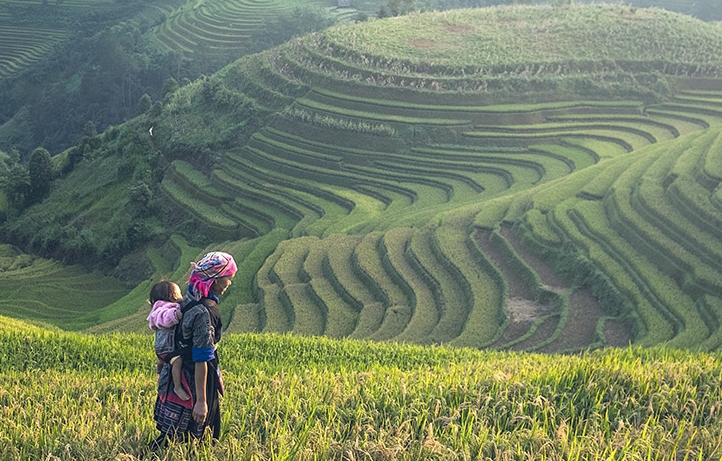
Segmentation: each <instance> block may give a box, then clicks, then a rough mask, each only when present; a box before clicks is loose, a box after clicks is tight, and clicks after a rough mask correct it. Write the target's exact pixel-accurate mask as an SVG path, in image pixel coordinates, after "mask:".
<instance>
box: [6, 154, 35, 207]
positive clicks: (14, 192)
mask: <svg viewBox="0 0 722 461" xmlns="http://www.w3.org/2000/svg"><path fill="white" fill-rule="evenodd" d="M0 182H1V184H0V185H2V188H3V190H4V191H5V196H6V197H7V200H8V205H9V206H10V207H12V208H13V209H14V210H16V211H18V212H20V211H22V210H23V209H24V208H25V198H26V197H27V196H28V194H29V193H30V175H29V174H28V170H27V168H25V167H24V166H22V165H21V164H19V163H15V164H13V165H11V166H10V167H8V169H7V171H6V172H4V174H3V176H2V178H0Z"/></svg>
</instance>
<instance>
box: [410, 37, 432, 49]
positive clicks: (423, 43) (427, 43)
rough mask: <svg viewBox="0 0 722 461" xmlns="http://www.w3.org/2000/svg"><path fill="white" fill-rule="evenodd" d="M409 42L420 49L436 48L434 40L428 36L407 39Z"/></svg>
mask: <svg viewBox="0 0 722 461" xmlns="http://www.w3.org/2000/svg"><path fill="white" fill-rule="evenodd" d="M409 44H410V45H411V46H413V47H414V48H420V49H422V50H433V49H434V48H436V42H435V41H433V40H429V39H428V38H417V39H414V40H409Z"/></svg>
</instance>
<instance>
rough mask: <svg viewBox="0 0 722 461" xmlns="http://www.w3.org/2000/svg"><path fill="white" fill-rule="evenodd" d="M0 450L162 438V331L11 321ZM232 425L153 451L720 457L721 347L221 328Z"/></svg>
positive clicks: (111, 450)
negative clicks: (76, 329)
mask: <svg viewBox="0 0 722 461" xmlns="http://www.w3.org/2000/svg"><path fill="white" fill-rule="evenodd" d="M0 321H1V322H0V346H1V347H2V349H3V351H4V352H3V354H2V355H0V369H2V372H0V383H2V385H0V389H3V390H2V391H0V399H1V400H2V402H3V407H4V408H6V409H7V410H8V411H5V412H3V413H2V415H0V423H2V425H3V427H4V428H5V430H4V431H3V432H2V436H0V437H2V444H0V456H1V457H2V458H3V459H8V460H22V459H35V458H37V459H48V458H56V457H59V458H75V459H135V457H136V456H138V455H139V453H140V451H141V450H142V449H143V447H144V445H145V444H146V443H147V442H148V441H149V440H150V439H151V438H152V437H154V436H155V435H156V432H155V429H154V428H153V422H152V405H153V399H154V398H155V397H154V387H155V386H154V373H153V363H154V357H153V355H152V340H151V337H150V336H141V335H132V334H126V335H117V334H116V335H99V336H86V335H82V334H76V333H64V332H58V331H54V330H47V329H42V328H38V327H34V326H30V325H28V324H23V323H22V322H19V321H16V320H13V319H9V318H4V317H3V318H0ZM220 347H221V348H222V352H223V370H224V381H225V383H226V391H227V392H226V395H225V397H224V398H223V402H222V405H223V411H224V418H223V436H222V438H221V440H220V441H219V442H218V443H216V444H214V445H210V444H190V445H175V444H174V445H173V446H171V448H170V449H168V450H161V451H159V452H157V453H156V456H151V457H152V458H153V459H163V460H170V459H177V458H178V457H183V458H186V457H188V458H190V457H192V458H193V459H199V460H211V459H259V460H267V459H279V458H287V459H291V458H293V457H299V456H300V457H302V458H310V457H314V456H316V457H320V458H324V459H341V458H342V457H348V456H354V457H357V458H372V457H373V458H378V459H389V460H391V459H393V460H412V459H429V460H437V459H438V460H441V459H464V458H475V459H501V460H507V459H508V460H512V459H519V458H520V457H523V458H537V459H538V458H545V459H595V458H597V459H621V458H629V457H634V458H640V459H651V460H667V459H677V458H684V457H687V458H689V459H711V458H714V457H715V454H716V450H717V448H718V446H719V444H720V443H721V442H722V440H721V439H720V433H722V425H721V424H722V423H721V422H720V412H719V402H720V400H722V395H720V387H719V385H718V380H719V375H720V373H722V357H720V356H719V354H701V353H693V352H681V351H671V350H668V349H661V348H653V349H632V348H626V349H608V350H603V351H596V352H593V353H586V354H583V355H580V356H575V355H538V354H529V353H527V354H517V353H509V352H480V351H474V350H471V349H459V348H454V349H452V348H443V347H420V346H410V345H391V344H379V343H371V342H361V341H352V340H343V341H336V340H330V339H321V338H303V337H298V336H289V335H283V336H280V335H254V334H244V335H226V336H225V337H224V339H223V341H222V342H221V346H220Z"/></svg>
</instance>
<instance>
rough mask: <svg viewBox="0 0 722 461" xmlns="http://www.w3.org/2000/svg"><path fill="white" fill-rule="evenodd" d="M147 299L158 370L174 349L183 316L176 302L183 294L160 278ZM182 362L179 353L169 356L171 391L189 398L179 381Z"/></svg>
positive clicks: (174, 284)
mask: <svg viewBox="0 0 722 461" xmlns="http://www.w3.org/2000/svg"><path fill="white" fill-rule="evenodd" d="M148 300H149V301H150V303H151V304H152V305H153V307H152V308H151V310H150V314H149V315H148V318H147V320H148V324H149V326H150V328H151V330H153V331H155V353H156V355H157V356H158V371H160V369H161V367H162V366H163V362H165V359H166V357H167V356H168V354H170V353H172V352H174V351H175V326H176V325H177V324H178V323H179V322H180V321H181V319H182V318H183V313H182V312H181V309H180V305H179V304H178V303H179V302H181V300H183V295H181V290H180V287H179V286H178V285H177V284H176V283H173V282H171V281H168V280H161V281H160V282H158V283H156V284H155V285H153V288H151V289H150V296H149V297H148ZM182 364H183V360H182V359H181V357H180V356H179V355H177V356H175V357H171V359H170V365H171V376H172V377H173V392H175V394H176V395H177V396H178V398H180V399H181V400H189V399H190V398H191V396H190V395H188V392H186V390H185V389H184V388H183V384H182V382H181V367H182Z"/></svg>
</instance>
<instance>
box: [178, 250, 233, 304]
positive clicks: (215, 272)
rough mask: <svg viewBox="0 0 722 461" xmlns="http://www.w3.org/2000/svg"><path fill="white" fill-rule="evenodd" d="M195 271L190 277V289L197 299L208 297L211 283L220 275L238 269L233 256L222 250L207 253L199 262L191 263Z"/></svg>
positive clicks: (222, 275) (230, 273)
mask: <svg viewBox="0 0 722 461" xmlns="http://www.w3.org/2000/svg"><path fill="white" fill-rule="evenodd" d="M191 267H193V272H191V276H190V277H189V278H188V284H189V285H190V287H189V288H190V291H191V293H193V296H195V297H196V299H201V297H203V298H206V297H208V292H209V291H210V289H211V285H213V282H215V281H216V279H217V278H219V277H226V276H228V275H233V274H235V273H236V271H237V270H238V266H236V262H235V261H234V260H233V256H231V255H229V254H228V253H223V252H221V251H213V252H211V253H208V254H206V255H205V256H203V258H201V260H200V261H198V262H197V263H191Z"/></svg>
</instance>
